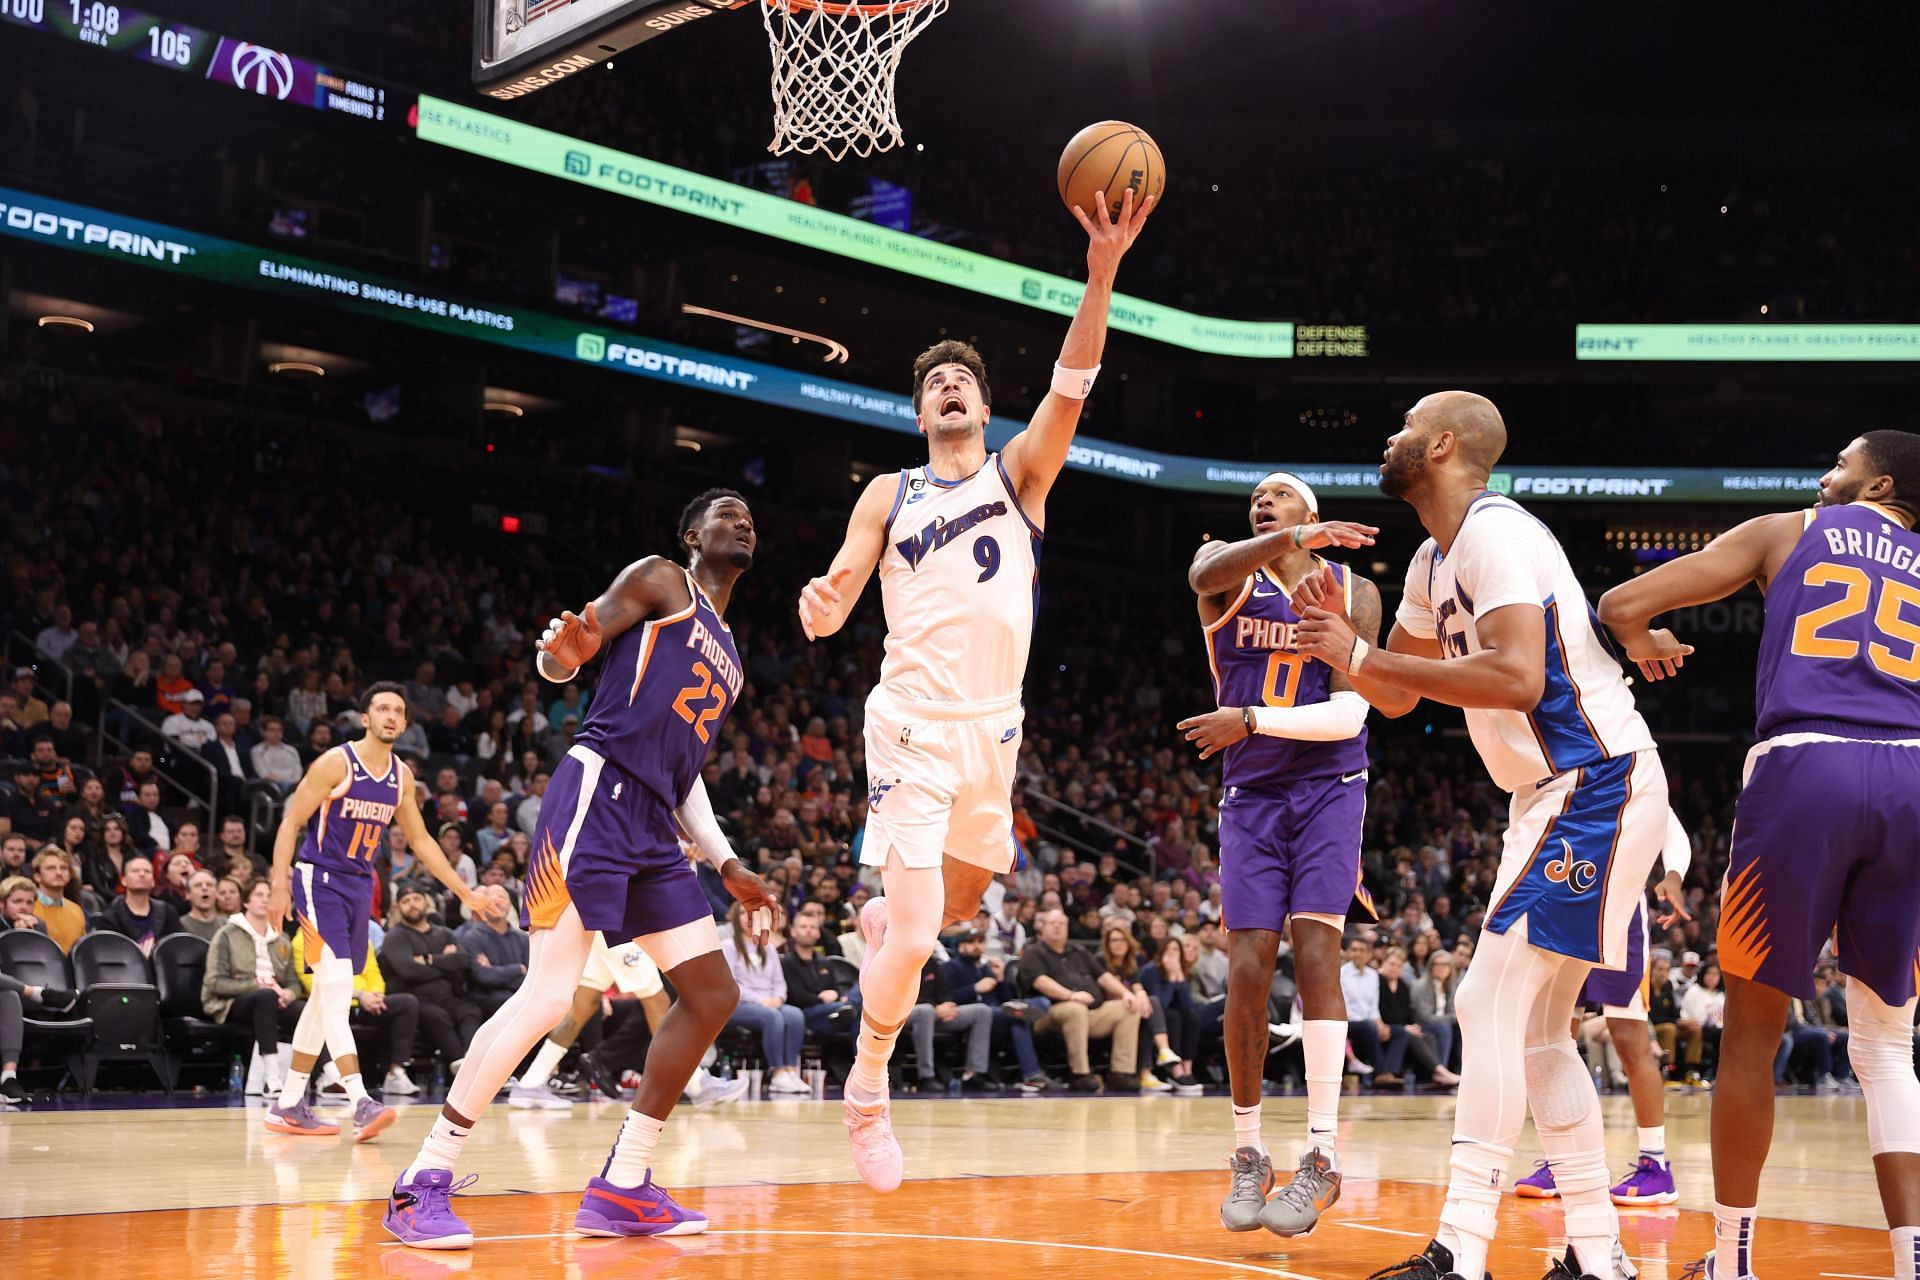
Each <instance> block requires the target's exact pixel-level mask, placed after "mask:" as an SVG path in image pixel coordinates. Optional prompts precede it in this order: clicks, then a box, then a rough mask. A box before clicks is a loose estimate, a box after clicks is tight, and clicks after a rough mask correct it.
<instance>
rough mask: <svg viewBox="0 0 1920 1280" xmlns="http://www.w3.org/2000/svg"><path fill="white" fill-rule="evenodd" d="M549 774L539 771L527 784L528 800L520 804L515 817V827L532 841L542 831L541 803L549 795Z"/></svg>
mask: <svg viewBox="0 0 1920 1280" xmlns="http://www.w3.org/2000/svg"><path fill="white" fill-rule="evenodd" d="M547 778H548V774H547V771H546V770H545V769H541V770H539V771H537V772H536V773H535V774H534V775H533V777H532V779H531V780H529V781H528V783H527V798H526V799H524V800H522V801H521V802H520V808H519V810H518V811H517V812H515V813H514V815H513V825H514V826H516V827H518V828H520V829H521V830H522V831H524V832H526V833H527V838H528V839H529V840H531V839H532V838H533V836H534V833H536V832H537V831H539V830H540V802H541V800H542V798H543V797H545V795H546V794H547Z"/></svg>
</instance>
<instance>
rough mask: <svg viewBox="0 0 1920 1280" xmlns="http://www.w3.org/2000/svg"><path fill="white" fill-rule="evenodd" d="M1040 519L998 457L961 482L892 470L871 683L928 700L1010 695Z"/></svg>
mask: <svg viewBox="0 0 1920 1280" xmlns="http://www.w3.org/2000/svg"><path fill="white" fill-rule="evenodd" d="M1042 536H1043V535H1042V533H1041V531H1040V526H1039V525H1037V524H1035V523H1033V521H1031V520H1029V519H1028V518H1027V514H1026V512H1024V511H1022V510H1021V509H1020V502H1019V500H1018V499H1017V498H1016V497H1015V496H1014V493H1013V483H1012V481H1011V480H1009V479H1008V477H1007V469H1006V467H1005V466H1004V465H1003V464H1002V463H1001V461H1000V455H999V454H997V453H992V454H988V455H987V460H986V463H985V464H984V465H983V466H982V467H981V468H980V469H979V470H978V471H976V472H974V473H973V474H972V475H970V476H968V477H967V478H965V479H964V480H942V479H940V478H939V477H938V476H936V475H934V474H933V472H932V471H930V470H928V469H927V468H926V467H916V468H914V469H913V470H912V471H903V472H901V473H900V488H899V491H898V492H897V493H895V494H894V498H893V510H892V511H891V512H890V513H889V514H888V516H887V524H886V538H887V547H886V550H885V551H884V552H882V553H881V556H880V601H881V604H882V606H883V607H884V608H885V610H886V615H887V650H886V657H885V659H884V660H883V661H882V662H881V664H880V687H881V688H883V689H886V690H889V691H890V692H893V693H897V694H903V695H905V696H907V697H909V698H919V699H923V700H929V701H935V702H969V703H1004V702H1007V701H1010V700H1017V699H1018V698H1019V696H1020V685H1021V682H1022V680H1023V679H1024V678H1025V677H1026V673H1027V651H1028V649H1029V647H1030V646H1031V645H1032V642H1033V619H1034V613H1035V611H1036V610H1037V609H1038V608H1039V604H1040V540H1041V538H1042Z"/></svg>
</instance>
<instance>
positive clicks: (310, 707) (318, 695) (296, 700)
mask: <svg viewBox="0 0 1920 1280" xmlns="http://www.w3.org/2000/svg"><path fill="white" fill-rule="evenodd" d="M287 719H288V720H290V721H291V722H292V723H293V727H294V728H295V729H297V730H298V731H299V732H300V733H302V734H308V733H311V731H312V729H313V726H314V725H316V724H325V723H326V722H327V695H326V694H325V693H323V692H322V691H321V689H320V672H319V669H318V668H314V667H309V668H307V670H305V671H303V672H301V674H300V687H299V688H297V689H295V690H293V691H292V692H291V693H289V694H288V695H287Z"/></svg>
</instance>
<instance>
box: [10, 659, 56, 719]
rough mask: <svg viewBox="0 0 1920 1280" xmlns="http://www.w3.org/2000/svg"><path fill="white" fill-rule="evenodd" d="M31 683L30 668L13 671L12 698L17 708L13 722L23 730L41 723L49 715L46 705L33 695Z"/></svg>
mask: <svg viewBox="0 0 1920 1280" xmlns="http://www.w3.org/2000/svg"><path fill="white" fill-rule="evenodd" d="M33 681H34V676H33V668H32V667H15V668H14V669H13V696H14V702H15V705H16V707H17V710H16V712H15V720H16V722H17V723H18V724H19V726H20V728H21V729H23V730H25V729H31V728H33V726H35V725H37V724H40V723H42V722H43V721H45V720H46V718H47V716H48V714H49V711H48V708H47V704H46V703H44V702H42V701H40V699H39V698H38V697H36V696H35V695H34V692H33Z"/></svg>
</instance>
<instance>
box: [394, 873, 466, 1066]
mask: <svg viewBox="0 0 1920 1280" xmlns="http://www.w3.org/2000/svg"><path fill="white" fill-rule="evenodd" d="M432 905H433V904H432V902H431V901H430V900H429V899H428V897H427V895H426V894H425V893H423V892H422V891H420V890H419V889H417V888H413V887H411V886H409V887H407V888H405V889H403V890H401V892H400V897H399V899H398V900H397V901H396V902H395V903H394V916H393V919H392V920H391V921H390V922H389V924H388V927H387V933H386V937H384V938H382V939H381V941H380V971H381V973H383V974H384V975H385V976H386V980H387V989H388V990H389V991H405V992H407V993H409V994H410V995H412V996H414V997H415V998H416V999H418V1000H419V1001H420V1024H421V1025H422V1026H423V1027H425V1028H426V1031H427V1038H428V1039H429V1040H431V1041H432V1042H433V1046H434V1048H436V1049H438V1050H439V1051H440V1055H441V1056H442V1057H443V1058H445V1059H446V1060H447V1070H448V1072H449V1073H456V1072H458V1070H459V1067H460V1063H461V1061H462V1060H463V1059H464V1058H465V1057H466V1056H467V1046H468V1045H470V1044H472V1043H473V1034H474V1032H476V1031H478V1030H479V1029H480V1024H481V1022H483V1021H485V1019H484V1018H483V1017H482V1015H481V1013H480V1006H479V1005H477V1004H475V1003H474V1002H473V1001H472V1000H470V999H468V998H467V995H466V989H467V974H468V971H469V970H470V969H472V967H473V958H472V957H471V956H469V955H468V954H467V953H466V952H464V951H462V950H461V949H460V944H459V943H458V942H455V941H454V938H453V931H452V930H450V929H448V928H447V927H446V926H445V925H439V924H435V923H433V922H432V921H431V920H429V919H428V918H427V912H428V910H429V909H430V908H431V907H432Z"/></svg>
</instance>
